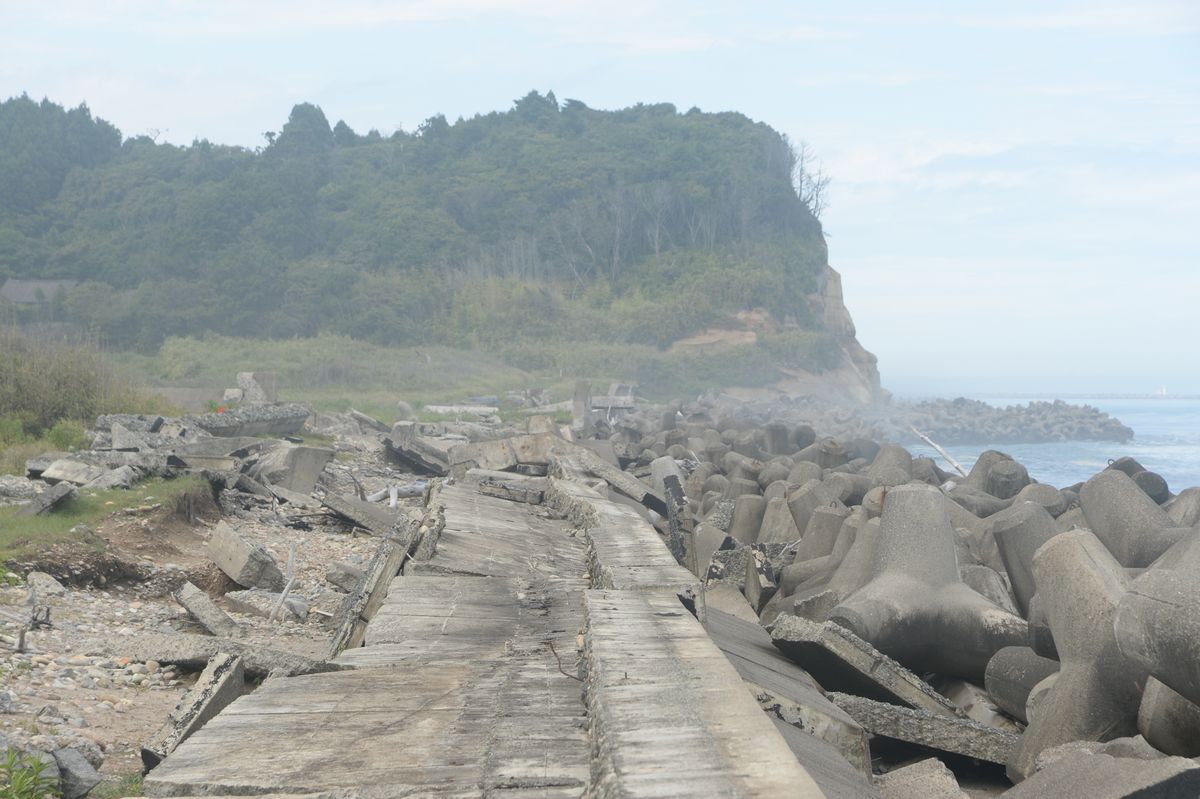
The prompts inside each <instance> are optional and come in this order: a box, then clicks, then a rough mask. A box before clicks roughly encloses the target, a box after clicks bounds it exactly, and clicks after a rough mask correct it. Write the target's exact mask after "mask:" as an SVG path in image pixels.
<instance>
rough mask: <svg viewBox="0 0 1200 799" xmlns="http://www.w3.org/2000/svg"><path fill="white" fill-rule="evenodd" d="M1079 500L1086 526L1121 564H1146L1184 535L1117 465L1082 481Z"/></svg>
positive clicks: (1134, 565) (1164, 512)
mask: <svg viewBox="0 0 1200 799" xmlns="http://www.w3.org/2000/svg"><path fill="white" fill-rule="evenodd" d="M1079 502H1080V505H1081V507H1082V508H1083V513H1084V515H1085V516H1086V517H1087V521H1088V528H1089V529H1090V530H1091V531H1092V532H1093V533H1095V535H1096V537H1097V538H1099V539H1100V541H1102V542H1103V543H1104V546H1106V547H1107V548H1108V551H1109V552H1111V553H1112V554H1113V556H1114V557H1115V558H1116V559H1117V562H1118V563H1120V564H1121V565H1122V566H1132V567H1138V566H1148V565H1150V563H1151V562H1152V561H1153V560H1154V559H1155V558H1157V557H1158V556H1159V555H1161V554H1163V553H1164V552H1166V551H1167V549H1168V548H1170V546H1171V545H1172V544H1174V543H1175V542H1177V541H1178V540H1180V539H1181V538H1182V537H1183V535H1184V533H1183V531H1180V530H1179V529H1178V528H1175V527H1174V526H1173V523H1172V520H1171V517H1170V516H1168V515H1167V513H1166V511H1164V510H1163V509H1162V508H1160V507H1159V506H1158V505H1157V504H1155V502H1154V500H1152V499H1150V497H1148V496H1146V492H1144V491H1142V489H1140V488H1138V486H1137V484H1136V483H1135V482H1133V480H1132V479H1130V477H1129V476H1128V475H1127V474H1125V473H1124V472H1122V471H1120V470H1118V469H1105V470H1104V471H1102V472H1100V473H1099V474H1097V475H1096V476H1095V477H1093V478H1092V479H1090V480H1088V481H1087V482H1086V483H1084V485H1083V489H1082V490H1081V491H1080V492H1079Z"/></svg>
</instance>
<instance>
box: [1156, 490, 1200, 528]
mask: <svg viewBox="0 0 1200 799" xmlns="http://www.w3.org/2000/svg"><path fill="white" fill-rule="evenodd" d="M1163 510H1165V511H1166V512H1167V515H1168V516H1170V517H1171V521H1172V522H1173V523H1174V525H1175V526H1176V527H1195V526H1196V525H1197V524H1200V487H1196V488H1185V489H1184V490H1182V491H1180V492H1179V494H1177V495H1176V496H1175V498H1174V499H1172V500H1171V501H1170V502H1168V503H1167V504H1166V505H1164V506H1163Z"/></svg>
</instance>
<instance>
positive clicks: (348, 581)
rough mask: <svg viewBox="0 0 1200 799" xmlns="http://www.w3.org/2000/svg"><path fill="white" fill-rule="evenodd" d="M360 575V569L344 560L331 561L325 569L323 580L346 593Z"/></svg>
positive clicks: (352, 587) (361, 575) (359, 578)
mask: <svg viewBox="0 0 1200 799" xmlns="http://www.w3.org/2000/svg"><path fill="white" fill-rule="evenodd" d="M362 577H363V570H362V569H360V568H358V567H357V566H355V565H354V564H353V563H347V562H346V561H344V560H341V561H336V562H334V563H331V564H329V566H328V567H327V568H326V569H325V582H327V583H329V584H330V585H332V586H334V587H336V588H339V589H341V590H342V591H345V592H347V593H349V592H350V591H353V590H354V587H355V586H356V585H358V581H359V580H361V579H362Z"/></svg>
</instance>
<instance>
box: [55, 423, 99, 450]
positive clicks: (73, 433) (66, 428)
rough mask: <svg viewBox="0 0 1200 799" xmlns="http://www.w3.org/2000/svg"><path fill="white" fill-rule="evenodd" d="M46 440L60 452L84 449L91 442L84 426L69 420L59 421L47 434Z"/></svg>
mask: <svg viewBox="0 0 1200 799" xmlns="http://www.w3.org/2000/svg"><path fill="white" fill-rule="evenodd" d="M46 440H47V441H49V442H50V443H51V444H53V445H54V446H55V447H56V448H57V449H60V450H73V449H83V448H84V447H86V446H87V445H88V444H89V443H90V442H89V441H88V437H87V433H85V432H84V429H83V425H82V424H80V423H79V422H76V421H71V420H68V419H59V420H58V421H57V422H55V423H54V426H53V427H51V428H50V430H49V431H48V432H47V433H46Z"/></svg>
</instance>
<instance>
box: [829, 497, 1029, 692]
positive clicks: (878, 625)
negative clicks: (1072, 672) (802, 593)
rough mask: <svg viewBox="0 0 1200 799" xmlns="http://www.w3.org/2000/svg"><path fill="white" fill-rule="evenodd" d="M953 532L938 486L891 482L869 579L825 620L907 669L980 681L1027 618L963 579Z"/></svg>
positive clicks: (1019, 637) (1023, 632)
mask: <svg viewBox="0 0 1200 799" xmlns="http://www.w3.org/2000/svg"><path fill="white" fill-rule="evenodd" d="M954 539H955V535H954V529H953V528H952V527H951V526H950V521H949V518H948V517H947V515H946V509H945V505H944V500H943V496H942V493H941V492H940V491H939V490H938V489H936V488H933V487H932V486H928V485H924V484H919V483H918V484H910V485H903V486H897V487H896V488H893V489H891V490H890V491H889V492H888V498H887V503H886V505H885V506H884V511H883V516H882V518H881V528H880V535H879V539H878V542H877V543H876V546H875V552H874V555H873V558H872V563H871V576H870V579H869V580H868V581H867V582H866V583H865V584H864V585H863V586H862V587H861V588H859V589H858V590H856V591H854V593H852V594H850V595H849V596H847V597H846V598H845V599H843V600H842V602H841V604H839V605H838V606H837V607H836V608H834V610H833V612H832V613H831V614H830V616H829V618H830V621H834V622H837V623H838V624H840V625H842V626H843V627H845V628H846V629H848V630H850V631H852V632H854V634H855V635H857V636H859V637H860V638H862V639H864V640H866V641H868V642H870V643H871V644H872V645H873V646H874V647H876V648H877V649H879V650H880V651H881V652H883V653H884V654H886V655H888V656H889V657H893V658H895V659H896V660H899V661H900V662H902V663H904V664H905V665H908V666H910V667H911V668H915V669H919V670H928V671H936V672H938V673H940V674H944V675H947V676H958V677H963V678H965V679H974V680H979V681H982V679H983V673H984V670H985V668H986V667H987V662H988V660H989V659H991V657H992V655H994V654H995V653H996V652H997V651H998V650H999V649H1001V648H1003V647H1005V646H1014V645H1017V644H1022V643H1025V641H1026V638H1027V636H1028V625H1027V624H1026V622H1025V620H1024V619H1022V618H1020V617H1019V616H1016V615H1014V614H1012V613H1008V612H1006V611H1004V610H1002V609H1001V608H999V607H997V606H996V605H995V604H994V603H992V602H989V601H988V600H987V599H985V598H984V597H983V596H981V595H980V594H978V593H976V592H975V591H973V590H971V589H970V588H969V587H967V585H966V584H965V583H963V582H962V579H961V577H960V575H959V571H958V563H957V557H956V554H955V547H954Z"/></svg>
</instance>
